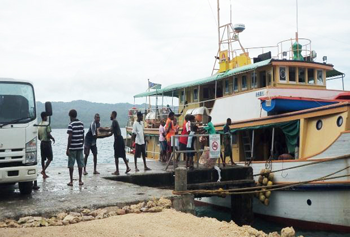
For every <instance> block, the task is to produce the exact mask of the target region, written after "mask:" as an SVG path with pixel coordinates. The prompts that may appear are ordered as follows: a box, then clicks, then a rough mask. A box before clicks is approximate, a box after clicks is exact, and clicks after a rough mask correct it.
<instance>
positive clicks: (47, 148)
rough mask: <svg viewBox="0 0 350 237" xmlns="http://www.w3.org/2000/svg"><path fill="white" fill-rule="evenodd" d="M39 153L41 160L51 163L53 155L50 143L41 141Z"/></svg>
mask: <svg viewBox="0 0 350 237" xmlns="http://www.w3.org/2000/svg"><path fill="white" fill-rule="evenodd" d="M40 153H41V159H44V160H46V159H48V160H50V161H52V159H53V154H52V146H51V142H50V141H42V142H41V143H40Z"/></svg>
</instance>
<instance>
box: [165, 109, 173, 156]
mask: <svg viewBox="0 0 350 237" xmlns="http://www.w3.org/2000/svg"><path fill="white" fill-rule="evenodd" d="M174 118H175V114H174V112H170V113H169V115H168V119H167V121H166V124H165V132H166V137H165V138H166V141H167V160H169V158H170V155H171V152H172V144H171V137H172V136H174V135H175V126H174Z"/></svg>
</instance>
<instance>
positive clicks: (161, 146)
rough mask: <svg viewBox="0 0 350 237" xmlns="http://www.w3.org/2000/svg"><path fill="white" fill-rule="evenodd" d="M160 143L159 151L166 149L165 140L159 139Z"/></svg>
mask: <svg viewBox="0 0 350 237" xmlns="http://www.w3.org/2000/svg"><path fill="white" fill-rule="evenodd" d="M159 143H160V150H161V151H166V148H167V145H168V144H167V143H166V141H160V142H159Z"/></svg>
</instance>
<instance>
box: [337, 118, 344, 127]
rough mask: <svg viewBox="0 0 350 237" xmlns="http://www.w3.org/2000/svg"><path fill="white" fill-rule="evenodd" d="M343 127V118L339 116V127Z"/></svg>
mask: <svg viewBox="0 0 350 237" xmlns="http://www.w3.org/2000/svg"><path fill="white" fill-rule="evenodd" d="M341 125H343V117H342V116H339V117H338V119H337V126H338V127H341Z"/></svg>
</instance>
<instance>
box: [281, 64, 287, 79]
mask: <svg viewBox="0 0 350 237" xmlns="http://www.w3.org/2000/svg"><path fill="white" fill-rule="evenodd" d="M280 82H286V68H285V67H280Z"/></svg>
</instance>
